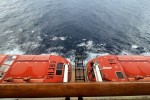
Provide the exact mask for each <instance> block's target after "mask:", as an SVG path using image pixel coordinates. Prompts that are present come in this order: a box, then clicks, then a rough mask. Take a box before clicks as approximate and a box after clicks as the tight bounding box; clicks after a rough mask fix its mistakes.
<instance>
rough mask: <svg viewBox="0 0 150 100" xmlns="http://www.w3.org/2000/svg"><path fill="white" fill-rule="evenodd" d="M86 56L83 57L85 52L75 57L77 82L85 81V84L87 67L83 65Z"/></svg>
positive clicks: (77, 53)
mask: <svg viewBox="0 0 150 100" xmlns="http://www.w3.org/2000/svg"><path fill="white" fill-rule="evenodd" d="M83 60H84V56H83V51H82V52H81V51H80V52H79V51H77V52H76V57H75V81H76V82H77V81H83V82H85V73H84V71H85V67H84V64H83Z"/></svg>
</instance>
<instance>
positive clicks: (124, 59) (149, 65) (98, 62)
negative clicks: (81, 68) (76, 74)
mask: <svg viewBox="0 0 150 100" xmlns="http://www.w3.org/2000/svg"><path fill="white" fill-rule="evenodd" d="M86 66H87V78H88V81H90V82H103V81H150V57H148V56H116V55H107V56H100V57H97V58H94V59H92V60H90V61H89V62H88V63H87V65H86Z"/></svg>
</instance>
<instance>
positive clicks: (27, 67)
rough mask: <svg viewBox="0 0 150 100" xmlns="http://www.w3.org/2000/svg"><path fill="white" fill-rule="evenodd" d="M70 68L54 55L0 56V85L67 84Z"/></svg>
mask: <svg viewBox="0 0 150 100" xmlns="http://www.w3.org/2000/svg"><path fill="white" fill-rule="evenodd" d="M71 70H72V66H71V64H70V62H68V61H67V60H66V59H65V58H63V57H61V56H54V55H0V83H47V82H48V83H49V82H69V81H70V80H71Z"/></svg>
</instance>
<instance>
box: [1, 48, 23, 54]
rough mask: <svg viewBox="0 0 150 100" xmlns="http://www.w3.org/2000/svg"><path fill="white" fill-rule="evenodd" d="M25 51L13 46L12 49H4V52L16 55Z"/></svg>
mask: <svg viewBox="0 0 150 100" xmlns="http://www.w3.org/2000/svg"><path fill="white" fill-rule="evenodd" d="M24 53H25V52H23V51H21V50H20V49H19V48H18V47H17V48H14V49H13V50H5V52H4V54H14V55H15V54H16V55H19V54H24Z"/></svg>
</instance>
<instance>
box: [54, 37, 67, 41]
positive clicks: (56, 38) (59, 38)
mask: <svg viewBox="0 0 150 100" xmlns="http://www.w3.org/2000/svg"><path fill="white" fill-rule="evenodd" d="M52 40H54V41H55V40H62V41H64V40H66V37H53V38H52Z"/></svg>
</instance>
